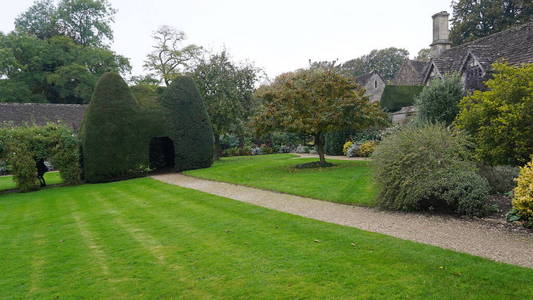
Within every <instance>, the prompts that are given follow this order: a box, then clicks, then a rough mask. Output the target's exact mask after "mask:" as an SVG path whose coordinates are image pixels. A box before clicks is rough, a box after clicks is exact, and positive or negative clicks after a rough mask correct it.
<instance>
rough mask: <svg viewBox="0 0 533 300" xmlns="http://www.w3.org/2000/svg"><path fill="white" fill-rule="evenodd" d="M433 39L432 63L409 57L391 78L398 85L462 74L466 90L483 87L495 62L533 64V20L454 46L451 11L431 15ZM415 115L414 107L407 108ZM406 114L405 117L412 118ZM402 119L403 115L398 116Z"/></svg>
mask: <svg viewBox="0 0 533 300" xmlns="http://www.w3.org/2000/svg"><path fill="white" fill-rule="evenodd" d="M432 18H433V42H432V43H431V45H430V46H431V51H430V55H431V59H430V61H429V62H417V61H413V60H407V61H406V62H405V63H404V65H403V66H402V67H401V69H400V70H399V71H398V73H397V74H396V76H395V78H394V79H393V80H392V82H393V84H395V85H412V86H414V85H427V84H428V83H429V82H430V81H431V79H433V78H436V77H438V78H442V77H444V76H445V75H447V74H452V73H455V74H459V76H460V77H461V82H462V83H463V86H464V88H465V90H466V91H468V92H472V91H474V90H483V89H484V88H485V87H484V85H483V82H484V81H486V80H487V79H489V78H490V77H491V74H492V72H493V70H492V64H493V63H495V62H505V63H508V64H509V65H513V66H517V65H521V64H526V63H533V22H528V23H525V24H522V25H519V26H515V27H512V28H509V29H507V30H504V31H501V32H498V33H494V34H491V35H489V36H486V37H483V38H480V39H477V40H474V41H471V42H468V43H464V44H462V45H459V46H456V47H453V45H452V44H451V42H450V40H449V20H448V18H449V14H448V13H447V12H445V11H443V12H439V13H437V14H435V15H433V16H432ZM404 111H405V112H408V114H409V116H412V115H413V114H414V113H416V111H414V108H408V109H405V110H404ZM409 116H407V114H406V115H405V117H406V118H407V117H409ZM395 117H396V119H401V118H403V117H404V116H401V115H400V112H398V115H396V116H395Z"/></svg>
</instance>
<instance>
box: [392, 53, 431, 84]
mask: <svg viewBox="0 0 533 300" xmlns="http://www.w3.org/2000/svg"><path fill="white" fill-rule="evenodd" d="M426 66H427V62H425V61H418V60H411V59H407V60H406V61H405V63H404V64H403V65H402V66H401V68H400V70H398V72H396V75H395V76H394V78H393V79H392V81H391V84H393V85H422V77H423V76H424V71H425V69H426Z"/></svg>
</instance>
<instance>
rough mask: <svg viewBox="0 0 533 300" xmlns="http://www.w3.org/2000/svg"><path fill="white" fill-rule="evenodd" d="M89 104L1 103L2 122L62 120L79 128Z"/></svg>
mask: <svg viewBox="0 0 533 300" xmlns="http://www.w3.org/2000/svg"><path fill="white" fill-rule="evenodd" d="M86 108H87V105H79V104H44V103H0V123H12V124H13V125H16V126H20V125H24V124H29V125H32V124H36V125H45V124H46V123H49V122H61V123H63V124H65V125H68V126H70V127H72V128H73V129H74V130H78V129H79V128H80V125H81V121H82V120H83V114H84V113H85V109H86Z"/></svg>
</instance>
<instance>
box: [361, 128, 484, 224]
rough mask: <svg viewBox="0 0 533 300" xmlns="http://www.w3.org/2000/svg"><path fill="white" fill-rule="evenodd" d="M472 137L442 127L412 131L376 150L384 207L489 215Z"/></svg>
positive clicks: (380, 200) (399, 134)
mask: <svg viewBox="0 0 533 300" xmlns="http://www.w3.org/2000/svg"><path fill="white" fill-rule="evenodd" d="M470 146H471V145H470V144H469V142H468V141H467V139H466V137H464V136H463V135H461V134H460V133H457V132H451V131H450V130H449V129H447V128H445V127H444V126H443V125H441V124H427V125H423V126H422V125H421V126H407V127H404V128H402V129H400V130H399V131H397V132H396V133H394V134H392V135H389V136H387V137H385V138H384V139H383V140H382V141H381V143H380V144H379V145H378V146H377V147H376V149H375V151H374V153H373V154H372V157H373V158H374V170H375V179H376V183H377V185H378V188H379V196H378V199H377V202H378V204H379V206H381V207H383V208H387V209H393V210H405V211H412V210H432V209H433V210H438V211H447V210H453V211H455V212H457V213H460V214H467V215H479V216H481V215H484V214H485V213H486V211H487V206H486V197H487V196H488V190H489V186H488V183H487V181H486V180H485V179H484V178H482V177H480V176H479V175H477V173H476V171H477V169H476V166H475V164H474V162H472V161H471V154H470V152H469V150H468V149H469V147H470Z"/></svg>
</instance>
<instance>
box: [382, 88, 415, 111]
mask: <svg viewBox="0 0 533 300" xmlns="http://www.w3.org/2000/svg"><path fill="white" fill-rule="evenodd" d="M423 88H424V87H422V86H409V85H386V86H385V89H384V90H383V95H382V96H381V100H380V105H381V107H382V108H383V109H384V110H386V111H388V112H396V111H399V110H400V109H402V107H405V106H412V105H413V104H414V103H415V98H416V96H418V94H420V92H422V89H423Z"/></svg>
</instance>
